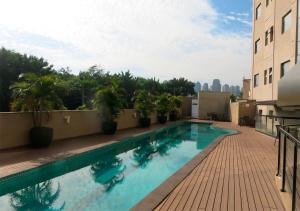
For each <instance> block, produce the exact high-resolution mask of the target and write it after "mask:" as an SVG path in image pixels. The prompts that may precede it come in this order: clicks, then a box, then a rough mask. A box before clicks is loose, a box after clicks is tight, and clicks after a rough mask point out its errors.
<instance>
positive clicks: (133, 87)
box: [114, 70, 138, 109]
mask: <svg viewBox="0 0 300 211" xmlns="http://www.w3.org/2000/svg"><path fill="white" fill-rule="evenodd" d="M114 79H115V80H116V82H117V83H118V85H119V87H120V89H122V90H123V91H124V96H125V99H126V108H129V109H132V108H133V107H134V95H135V92H136V91H137V90H138V84H137V79H136V78H135V77H133V75H132V74H131V73H130V71H129V70H128V71H126V72H123V71H122V72H121V73H119V74H115V75H114Z"/></svg>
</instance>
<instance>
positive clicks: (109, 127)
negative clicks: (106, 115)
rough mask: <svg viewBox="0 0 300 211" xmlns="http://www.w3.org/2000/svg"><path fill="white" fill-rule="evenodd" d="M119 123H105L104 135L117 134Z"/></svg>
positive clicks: (103, 127)
mask: <svg viewBox="0 0 300 211" xmlns="http://www.w3.org/2000/svg"><path fill="white" fill-rule="evenodd" d="M117 127H118V123H117V122H103V123H102V131H103V133H104V134H108V135H111V134H115V133H116V131H117Z"/></svg>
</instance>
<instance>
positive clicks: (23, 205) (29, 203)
mask: <svg viewBox="0 0 300 211" xmlns="http://www.w3.org/2000/svg"><path fill="white" fill-rule="evenodd" d="M60 191H61V189H60V184H59V183H58V187H57V190H56V191H54V190H53V187H52V182H51V180H47V181H45V182H42V183H39V184H37V185H34V186H29V187H27V188H24V189H22V190H20V191H16V192H14V193H12V194H10V196H11V198H10V203H11V206H12V207H13V208H14V209H15V210H53V211H54V210H63V209H64V207H65V203H63V205H62V206H61V207H60V208H54V207H53V204H54V203H55V201H56V200H57V199H58V197H59V194H60Z"/></svg>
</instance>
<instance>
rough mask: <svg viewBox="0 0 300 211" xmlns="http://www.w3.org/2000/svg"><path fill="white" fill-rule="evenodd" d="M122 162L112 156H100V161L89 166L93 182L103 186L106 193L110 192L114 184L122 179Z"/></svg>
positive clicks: (123, 167)
mask: <svg viewBox="0 0 300 211" xmlns="http://www.w3.org/2000/svg"><path fill="white" fill-rule="evenodd" d="M124 170H125V166H124V165H123V161H122V160H121V159H120V158H118V157H117V156H114V155H108V154H107V155H105V156H101V159H100V160H99V161H97V162H96V163H94V164H92V166H91V174H92V177H93V178H94V181H95V182H97V183H100V184H102V185H104V187H105V190H106V191H110V190H111V189H112V188H113V187H114V186H115V185H116V184H118V183H120V182H122V181H123V179H124V174H123V171H124Z"/></svg>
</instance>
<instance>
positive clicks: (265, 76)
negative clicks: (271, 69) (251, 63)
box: [264, 70, 268, 85]
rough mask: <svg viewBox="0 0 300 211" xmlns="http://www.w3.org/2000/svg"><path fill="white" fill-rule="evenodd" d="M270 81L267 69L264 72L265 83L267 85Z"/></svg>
mask: <svg viewBox="0 0 300 211" xmlns="http://www.w3.org/2000/svg"><path fill="white" fill-rule="evenodd" d="M267 82H268V70H265V72H264V85H266V84H267Z"/></svg>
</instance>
